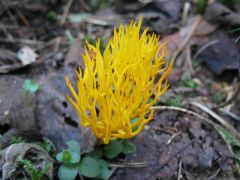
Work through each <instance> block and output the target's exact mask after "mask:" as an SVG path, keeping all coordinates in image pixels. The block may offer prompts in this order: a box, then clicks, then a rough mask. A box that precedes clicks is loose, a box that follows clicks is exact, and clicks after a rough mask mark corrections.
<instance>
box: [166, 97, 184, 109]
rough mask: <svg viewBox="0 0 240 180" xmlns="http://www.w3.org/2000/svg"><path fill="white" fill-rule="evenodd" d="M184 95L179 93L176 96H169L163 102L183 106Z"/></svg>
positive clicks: (168, 104)
mask: <svg viewBox="0 0 240 180" xmlns="http://www.w3.org/2000/svg"><path fill="white" fill-rule="evenodd" d="M182 100H183V98H182V96H180V95H177V96H175V97H169V98H167V99H166V100H163V101H162V103H163V104H166V105H167V106H176V107H181V106H182Z"/></svg>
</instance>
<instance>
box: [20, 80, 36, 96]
mask: <svg viewBox="0 0 240 180" xmlns="http://www.w3.org/2000/svg"><path fill="white" fill-rule="evenodd" d="M22 87H23V89H24V90H25V91H26V92H29V93H34V92H36V91H37V90H39V89H40V84H38V83H35V82H33V81H31V80H30V79H26V80H25V81H24V82H23V85H22Z"/></svg>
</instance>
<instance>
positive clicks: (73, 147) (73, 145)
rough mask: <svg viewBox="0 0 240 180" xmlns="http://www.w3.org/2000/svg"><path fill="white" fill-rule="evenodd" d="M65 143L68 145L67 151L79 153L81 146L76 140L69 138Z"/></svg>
mask: <svg viewBox="0 0 240 180" xmlns="http://www.w3.org/2000/svg"><path fill="white" fill-rule="evenodd" d="M66 144H67V146H68V149H69V151H71V152H76V153H78V154H80V152H81V147H80V145H79V143H78V142H77V141H74V140H71V141H68V142H67V143H66Z"/></svg>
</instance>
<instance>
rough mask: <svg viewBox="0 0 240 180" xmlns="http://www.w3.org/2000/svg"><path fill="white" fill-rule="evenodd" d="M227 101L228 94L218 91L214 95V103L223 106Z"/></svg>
mask: <svg viewBox="0 0 240 180" xmlns="http://www.w3.org/2000/svg"><path fill="white" fill-rule="evenodd" d="M225 99H226V94H225V93H223V92H221V91H217V92H215V93H214V94H213V101H214V102H215V103H216V104H221V103H222V102H223V101H224V100H225Z"/></svg>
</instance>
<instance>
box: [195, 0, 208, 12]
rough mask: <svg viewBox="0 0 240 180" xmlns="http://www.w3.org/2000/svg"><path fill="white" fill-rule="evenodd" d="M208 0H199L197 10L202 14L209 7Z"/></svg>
mask: <svg viewBox="0 0 240 180" xmlns="http://www.w3.org/2000/svg"><path fill="white" fill-rule="evenodd" d="M207 5H208V0H197V2H196V6H197V12H198V13H200V14H203V13H204V12H205V10H206V8H207Z"/></svg>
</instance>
